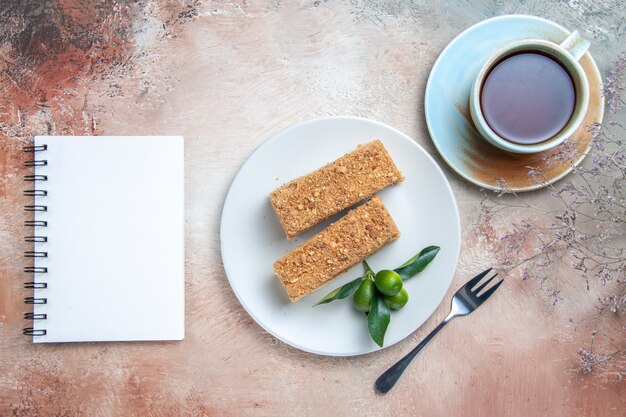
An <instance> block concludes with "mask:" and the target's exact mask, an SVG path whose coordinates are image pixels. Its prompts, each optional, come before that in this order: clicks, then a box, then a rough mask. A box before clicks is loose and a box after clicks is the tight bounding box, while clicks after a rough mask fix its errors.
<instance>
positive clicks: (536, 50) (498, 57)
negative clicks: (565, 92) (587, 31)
mask: <svg viewBox="0 0 626 417" xmlns="http://www.w3.org/2000/svg"><path fill="white" fill-rule="evenodd" d="M588 48H589V41H587V40H585V39H583V38H582V37H581V36H580V34H579V33H578V32H577V31H574V32H572V33H571V34H570V35H569V36H568V37H567V39H565V40H564V41H563V42H562V43H561V44H560V45H557V44H555V43H552V42H549V41H546V40H541V39H525V40H521V41H517V42H513V43H511V44H509V45H507V46H505V47H504V48H502V49H500V50H498V51H497V52H496V53H494V54H493V55H492V56H491V57H490V58H489V59H488V60H487V62H486V63H485V64H484V65H483V67H482V69H481V70H480V72H479V73H478V76H477V78H476V81H475V82H474V85H473V87H472V91H471V94H470V114H471V116H472V120H473V122H474V125H475V126H476V128H477V129H478V131H479V132H480V134H481V136H482V137H483V138H484V139H485V140H486V141H487V142H489V143H490V144H492V145H494V146H497V147H498V148H500V149H503V150H505V151H509V152H514V153H535V152H542V151H546V150H548V149H551V148H554V147H555V146H558V145H560V144H561V143H563V141H564V140H565V139H567V138H568V137H570V136H571V135H572V134H573V133H574V132H575V131H576V129H578V128H579V127H580V125H581V123H582V121H583V119H584V117H585V114H586V113H587V107H588V105H589V83H588V81H587V77H586V76H585V72H584V70H583V68H582V67H581V65H580V63H579V62H578V61H579V60H580V58H582V56H583V55H584V54H585V52H587V49H588ZM525 53H531V54H537V55H542V56H544V57H548V58H551V59H552V61H555V62H556V64H559V65H560V66H561V68H562V69H564V70H565V71H566V72H567V74H568V75H569V78H570V80H571V84H572V85H573V93H574V94H573V97H571V96H570V97H568V100H569V101H570V102H572V106H573V109H572V110H571V116H569V119H563V117H564V116H563V115H561V120H555V126H558V127H560V126H561V124H563V126H562V128H560V130H558V131H557V132H556V133H554V134H550V136H549V137H542V136H537V138H536V139H537V140H535V141H533V140H532V138H531V140H524V141H519V140H515V138H513V139H512V138H511V137H508V138H507V137H506V136H505V134H504V133H502V132H503V131H502V130H501V132H500V133H498V132H496V130H497V128H495V129H494V127H492V126H491V125H490V123H489V122H488V119H489V117H486V115H485V111H484V110H485V109H483V104H487V102H484V103H483V88H484V87H485V81H487V80H488V78H489V77H490V74H491V73H492V70H494V68H496V67H498V66H499V65H500V64H501V63H503V62H505V61H507V60H508V59H509V58H511V57H514V56H516V55H521V54H525ZM510 62H512V61H510ZM509 65H511V64H509ZM557 71H558V70H557ZM512 74H513V73H512ZM524 77H541V74H539V73H538V74H537V75H535V74H532V75H524ZM524 77H521V76H520V78H516V79H513V80H512V81H511V83H515V82H518V85H516V86H514V88H516V89H517V90H509V91H507V92H509V93H511V94H510V95H511V97H505V98H501V97H504V96H497V95H493V94H492V96H495V97H497V98H498V99H499V100H500V102H503V101H504V104H505V105H504V106H502V107H501V108H497V109H496V110H497V112H499V114H502V115H503V116H502V117H503V118H504V119H505V120H513V119H514V118H515V115H516V114H517V113H516V111H517V110H516V109H517V108H521V107H523V106H524V105H525V106H526V108H528V107H529V106H528V104H529V98H528V97H525V98H524V100H526V101H525V102H524V103H522V104H519V103H518V102H517V101H519V100H522V99H521V98H519V100H518V98H517V96H515V95H514V93H513V92H514V91H520V89H522V91H523V88H524V85H523V84H522V85H520V83H522V82H523V81H522V80H525V79H526V78H524ZM544 84H545V83H544ZM492 85H493V84H492ZM505 87H506V86H505ZM512 88H513V86H512ZM570 89H571V87H570ZM529 91H530V89H529ZM542 92H544V93H545V94H546V95H548V94H553V95H554V94H556V93H552V92H550V91H548V90H547V89H546V90H545V91H543V90H542ZM519 97H521V95H519ZM484 98H485V99H487V93H485V97H484ZM552 98H554V97H552ZM544 99H545V97H544ZM506 100H508V101H506ZM492 101H493V99H492ZM547 102H548V100H545V101H542V102H541V103H537V104H538V107H537V109H539V108H541V107H540V106H539V105H540V104H545V103H547ZM550 103H552V101H550ZM545 105H548V104H545ZM564 112H567V110H566V109H565V108H564ZM492 113H493V111H492ZM542 114H544V115H547V114H548V113H542ZM550 114H551V113H550ZM563 114H565V113H563ZM546 117H548V116H546ZM563 120H566V121H563ZM492 122H493V117H492ZM524 122H526V123H532V120H530V121H529V120H525V121H524V120H523V118H522V120H521V121H519V122H517V123H518V125H523V123H524ZM559 123H560V124H559ZM493 124H494V126H496V124H495V123H493Z"/></svg>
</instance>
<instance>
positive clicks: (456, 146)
mask: <svg viewBox="0 0 626 417" xmlns="http://www.w3.org/2000/svg"><path fill="white" fill-rule="evenodd" d="M569 33H570V32H569V31H568V30H566V29H565V28H563V27H562V26H559V25H558V24H556V23H554V22H551V21H549V20H546V19H542V18H539V17H534V16H521V15H508V16H501V17H495V18H492V19H488V20H485V21H482V22H480V23H478V24H476V25H474V26H472V27H470V28H469V29H467V30H465V31H464V32H462V33H461V34H460V35H458V36H457V37H456V38H454V40H453V41H452V42H450V44H448V46H447V47H446V48H445V49H444V50H443V52H442V53H441V54H440V55H439V58H437V61H436V62H435V65H434V66H433V69H432V71H431V73H430V76H429V78H428V83H427V84H426V96H425V103H424V109H425V114H426V124H427V125H428V130H429V132H430V136H431V137H432V139H433V142H434V143H435V146H436V147H437V149H438V150H439V153H440V154H441V156H442V157H443V159H444V160H445V161H446V162H447V163H448V165H450V167H451V168H452V169H454V170H455V171H456V172H458V173H459V174H460V175H461V176H462V177H463V178H465V179H467V180H468V181H471V182H473V183H474V184H477V185H480V186H481V187H485V188H488V189H492V190H498V189H501V188H502V186H503V184H506V186H507V187H508V188H510V189H511V190H513V191H530V190H534V189H537V188H541V187H544V186H545V185H547V184H551V183H553V182H555V181H557V180H559V179H561V178H563V177H564V176H565V175H567V174H568V173H569V172H570V171H572V169H573V167H574V166H576V165H578V164H579V163H580V162H582V160H583V159H584V158H585V156H586V155H587V153H588V152H589V149H590V148H591V139H592V138H591V134H590V133H589V132H588V128H589V126H590V125H591V124H592V123H594V122H598V123H599V122H601V121H602V117H603V115H604V101H603V99H602V95H601V83H602V79H601V77H600V72H599V71H598V67H597V66H596V63H595V62H594V60H593V58H592V57H591V55H590V54H589V52H587V53H586V54H585V55H584V56H583V58H582V59H581V61H580V63H581V65H582V67H583V69H584V70H585V73H586V74H587V78H588V80H589V109H588V110H587V115H586V116H585V119H584V121H583V123H582V125H581V127H580V128H579V129H578V130H577V131H576V132H575V133H574V135H573V136H572V141H573V144H574V150H567V149H565V148H564V146H563V145H561V146H558V147H556V148H554V149H551V150H550V151H546V152H539V153H535V154H528V155H521V154H512V153H508V152H505V151H502V150H500V149H498V148H496V147H494V146H491V145H489V144H488V143H487V142H485V140H484V139H482V138H481V137H480V134H479V133H478V131H477V130H476V128H475V127H474V125H473V123H472V119H471V116H470V112H469V94H470V90H471V87H472V84H473V82H474V80H475V79H476V76H477V74H478V72H479V71H480V68H481V67H482V66H483V64H484V63H485V61H487V58H488V57H489V56H490V55H491V54H493V53H494V52H495V51H496V50H498V49H500V48H501V47H503V46H505V45H507V44H509V43H511V42H514V41H517V40H521V39H530V38H533V39H546V40H549V41H552V42H554V43H561V42H562V41H563V40H564V39H565V38H566V37H567V35H569ZM558 152H560V155H566V158H567V160H566V161H562V162H554V163H550V156H551V155H555V154H556V153H558ZM552 159H555V158H552ZM531 169H534V170H537V171H539V172H541V173H542V174H543V178H542V180H541V181H538V180H537V179H536V178H535V177H533V176H531V175H529V172H530V170H531Z"/></svg>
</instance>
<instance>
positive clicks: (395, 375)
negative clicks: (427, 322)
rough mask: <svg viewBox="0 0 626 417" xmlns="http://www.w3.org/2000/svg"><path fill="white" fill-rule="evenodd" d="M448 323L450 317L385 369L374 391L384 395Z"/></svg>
mask: <svg viewBox="0 0 626 417" xmlns="http://www.w3.org/2000/svg"><path fill="white" fill-rule="evenodd" d="M449 321H450V317H446V319H445V320H444V321H442V322H441V323H439V326H437V327H435V330H433V331H432V332H430V334H429V335H428V336H426V338H425V339H424V340H422V341H421V342H420V344H419V345H417V346H415V348H414V349H413V350H412V351H410V352H409V353H408V354H407V355H406V356H405V357H404V358H402V359H400V360H399V361H398V362H396V363H395V365H393V366H392V367H391V368H389V369H387V371H385V373H384V374H382V375H381V376H379V377H378V379H377V380H376V383H375V384H374V387H375V388H376V391H377V392H379V393H380V394H386V393H388V392H389V390H391V388H393V386H394V385H396V382H398V380H399V379H400V376H402V374H403V373H404V371H405V370H406V368H407V367H408V366H409V364H410V363H411V362H412V361H413V359H415V357H416V356H417V354H418V353H420V352H421V351H422V349H424V348H425V347H426V345H428V343H430V341H431V340H432V339H433V338H434V337H435V335H436V334H437V333H439V330H441V329H443V326H445V325H446V324H448V322H449Z"/></svg>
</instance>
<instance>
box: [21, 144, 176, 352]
mask: <svg viewBox="0 0 626 417" xmlns="http://www.w3.org/2000/svg"><path fill="white" fill-rule="evenodd" d="M24 151H25V152H28V153H32V156H33V158H32V160H29V161H28V162H27V163H26V164H27V165H28V166H32V167H33V169H34V172H33V173H32V175H27V176H26V177H25V178H24V179H25V180H26V181H27V182H26V184H29V185H31V186H30V187H28V188H29V189H28V190H26V191H25V194H26V195H31V196H33V199H34V201H33V202H32V203H33V204H31V205H28V206H26V210H27V212H28V213H30V214H31V215H32V216H31V217H29V218H28V219H27V220H26V224H25V225H26V226H28V227H29V228H30V229H29V232H28V234H29V236H27V237H26V240H27V241H29V242H32V243H33V248H32V251H28V252H26V254H25V256H26V257H25V259H26V261H27V265H26V266H25V272H26V273H27V277H28V281H29V282H27V283H26V284H25V286H26V288H32V291H33V295H32V296H31V297H27V298H26V299H25V302H26V304H29V305H31V307H32V310H31V311H28V312H27V313H26V314H25V319H27V320H32V324H29V326H31V327H27V328H25V329H24V334H26V335H29V336H32V337H33V342H35V343H45V342H95V341H131V340H181V339H183V337H184V327H185V326H184V317H185V308H184V299H185V297H184V285H185V282H184V262H185V261H184V166H183V161H184V149H183V138H182V137H179V136H153V137H148V136H141V137H140V136H133V137H120V136H93V137H84V136H36V137H35V141H34V146H29V147H27V148H25V149H24Z"/></svg>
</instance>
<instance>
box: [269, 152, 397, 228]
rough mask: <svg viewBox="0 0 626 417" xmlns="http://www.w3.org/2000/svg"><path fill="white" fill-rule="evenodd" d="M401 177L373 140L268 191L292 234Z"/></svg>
mask: <svg viewBox="0 0 626 417" xmlns="http://www.w3.org/2000/svg"><path fill="white" fill-rule="evenodd" d="M402 180H404V176H403V175H402V173H401V172H400V170H398V168H397V167H396V164H395V163H394V162H393V160H392V159H391V156H390V155H389V153H388V152H387V149H385V146H384V145H383V143H382V142H381V141H380V140H374V141H372V142H369V143H367V144H364V145H359V146H358V147H357V149H356V150H355V151H353V152H351V153H349V154H346V155H344V156H342V157H341V158H339V159H337V160H335V161H333V162H331V163H329V164H327V165H325V166H323V167H322V168H319V169H318V170H316V171H313V172H311V173H310V174H307V175H305V176H302V177H300V178H297V179H295V180H293V181H291V182H289V183H287V184H285V185H283V186H282V187H279V188H278V189H276V190H274V191H272V192H271V193H270V202H271V204H272V207H273V208H274V211H275V212H276V215H277V216H278V220H279V221H280V224H281V225H282V227H283V230H284V231H285V234H286V235H287V238H292V237H294V236H297V235H299V234H300V233H302V232H304V231H306V230H308V229H310V228H311V227H313V226H315V225H316V224H318V223H320V222H322V221H324V220H326V219H327V218H329V217H330V216H332V215H334V214H337V213H339V212H340V211H342V210H345V209H347V208H349V207H351V206H353V205H355V204H356V203H358V202H359V201H361V200H363V199H365V198H367V197H370V196H371V195H373V194H374V193H376V192H378V191H380V190H382V189H383V188H385V187H387V186H389V185H392V184H396V183H398V182H400V181H402Z"/></svg>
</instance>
